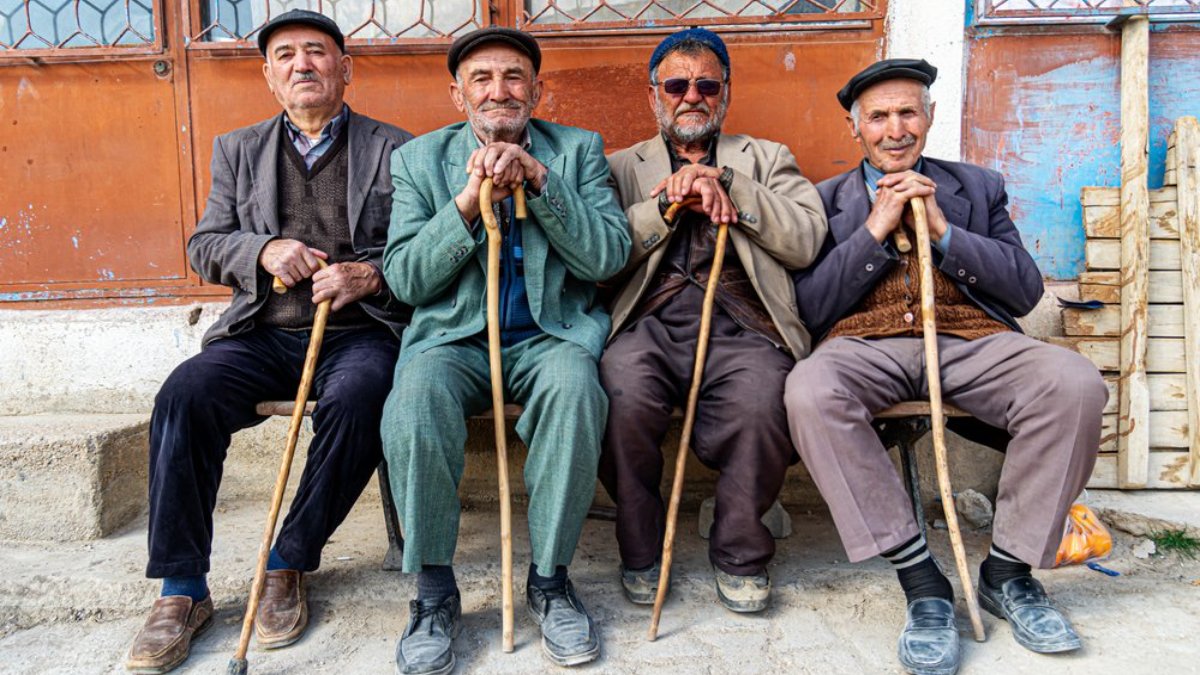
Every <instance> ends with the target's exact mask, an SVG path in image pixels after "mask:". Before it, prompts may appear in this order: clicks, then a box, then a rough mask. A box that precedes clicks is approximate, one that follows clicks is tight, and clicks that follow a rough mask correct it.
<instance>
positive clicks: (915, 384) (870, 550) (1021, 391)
mask: <svg viewBox="0 0 1200 675" xmlns="http://www.w3.org/2000/svg"><path fill="white" fill-rule="evenodd" d="M938 352H939V360H940V362H941V364H940V365H941V374H942V398H943V401H944V402H946V403H950V404H953V405H955V406H958V407H960V408H962V409H963V410H965V411H967V412H969V413H971V414H972V415H974V416H975V417H977V418H978V419H980V420H982V421H984V422H986V423H988V424H990V425H992V426H995V427H999V428H1001V429H1005V430H1007V431H1008V432H1009V433H1010V434H1011V435H1012V441H1011V442H1010V443H1009V445H1008V450H1007V453H1006V456H1005V459H1004V467H1003V469H1002V470H1001V473H1000V485H999V493H998V495H997V498H996V516H995V520H994V525H993V539H992V540H993V542H994V543H995V544H996V545H997V546H999V547H1000V548H1002V549H1004V550H1006V551H1008V552H1009V553H1012V554H1013V555H1015V556H1017V557H1018V558H1020V559H1021V560H1023V561H1025V562H1026V563H1029V564H1030V565H1033V566H1035V567H1050V566H1051V565H1053V563H1054V555H1055V552H1056V551H1057V550H1058V545H1059V542H1060V541H1061V540H1062V535H1063V522H1064V519H1065V518H1066V514H1067V510H1068V509H1069V508H1070V506H1071V503H1072V502H1073V501H1074V500H1075V498H1076V497H1077V496H1079V493H1080V492H1081V491H1082V490H1083V487H1084V485H1085V484H1086V483H1087V480H1088V478H1089V476H1091V472H1092V466H1093V465H1094V464H1095V463H1096V453H1097V451H1098V449H1099V442H1100V422H1101V421H1100V416H1101V411H1102V410H1103V408H1104V404H1105V402H1106V401H1107V400H1108V391H1107V389H1106V388H1105V386H1104V382H1103V380H1102V379H1101V377H1100V374H1099V372H1098V371H1097V370H1096V367H1095V366H1094V365H1092V363H1091V362H1090V361H1088V360H1087V359H1086V358H1084V357H1082V356H1080V355H1079V354H1076V353H1074V352H1072V351H1069V350H1067V349H1063V348H1061V347H1056V346H1053V345H1048V344H1046V343H1043V342H1040V341H1038V340H1035V339H1033V338H1030V337H1028V336H1025V335H1022V334H1020V333H1015V332H1004V333H997V334H995V335H990V336H988V337H985V338H980V339H978V340H964V339H962V338H956V337H951V336H939V337H938ZM928 394H929V388H928V385H927V381H926V378H925V351H924V346H923V344H922V340H921V338H885V339H879V340H864V339H860V338H846V337H842V338H834V339H832V340H829V341H828V342H825V343H822V344H821V346H820V347H819V348H818V349H817V350H816V351H814V352H813V354H812V355H811V356H810V357H809V358H807V359H805V360H803V361H801V362H800V363H798V364H797V365H796V367H795V368H794V369H793V370H792V372H791V374H790V375H789V376H788V379H787V384H786V386H785V393H784V401H785V403H786V405H787V412H788V426H789V428H790V430H791V434H792V441H793V442H794V443H795V445H796V449H797V450H798V451H799V452H800V456H801V458H802V459H803V460H804V464H805V466H806V467H807V468H808V470H809V473H811V474H812V476H813V480H814V481H816V484H817V487H818V488H819V489H820V491H821V494H822V496H824V498H825V502H826V503H827V504H828V505H829V510H830V512H831V513H832V514H833V519H834V522H835V523H836V525H837V528H838V532H839V534H840V535H841V538H842V544H843V545H844V546H845V548H846V553H847V555H848V556H849V558H850V561H851V562H857V561H859V560H865V559H867V558H870V557H873V556H876V555H879V554H880V553H883V552H884V551H888V550H890V549H893V548H895V547H896V546H898V545H900V544H902V543H904V542H905V541H907V540H909V539H911V538H912V537H915V536H916V535H917V534H918V532H919V530H918V528H917V523H916V520H915V519H914V517H913V513H912V508H911V506H910V502H909V499H908V495H907V493H906V491H905V488H904V484H903V482H902V481H901V480H900V477H899V476H898V475H897V474H896V471H895V468H894V466H893V465H892V463H891V461H890V460H889V458H888V456H887V451H886V450H885V448H884V447H883V445H882V444H881V443H880V442H879V439H878V437H877V436H876V435H875V432H874V431H873V430H872V428H871V419H872V417H873V416H874V415H875V413H877V412H879V411H881V410H884V409H885V408H888V407H890V406H891V405H893V404H895V403H899V402H901V401H907V400H914V399H924V398H926V397H927V396H928ZM951 461H953V457H951Z"/></svg>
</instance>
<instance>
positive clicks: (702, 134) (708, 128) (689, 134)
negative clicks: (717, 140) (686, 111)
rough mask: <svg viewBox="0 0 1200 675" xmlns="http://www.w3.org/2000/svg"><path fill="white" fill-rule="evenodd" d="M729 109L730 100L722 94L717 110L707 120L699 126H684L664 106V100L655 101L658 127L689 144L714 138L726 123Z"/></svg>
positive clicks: (675, 140) (683, 143)
mask: <svg viewBox="0 0 1200 675" xmlns="http://www.w3.org/2000/svg"><path fill="white" fill-rule="evenodd" d="M728 110H729V100H728V99H727V98H725V97H724V96H722V97H721V102H720V103H719V104H717V109H716V112H715V113H714V114H713V115H711V116H710V117H709V118H708V121H707V122H705V123H704V124H702V125H700V126H698V127H696V126H690V127H687V128H683V127H681V126H680V125H679V124H678V123H677V122H676V121H675V118H674V117H672V115H671V113H670V111H668V110H667V109H666V108H665V107H664V106H663V103H662V101H659V100H656V101H655V103H654V117H655V118H656V119H657V120H658V128H659V129H661V130H662V131H663V132H664V133H666V135H667V137H668V138H670V139H671V140H672V141H674V142H676V143H679V144H680V145H688V144H691V143H697V142H700V141H706V140H708V139H710V138H712V137H713V136H714V135H715V134H716V133H717V132H718V131H720V130H721V125H722V124H724V123H725V113H726V112H727V111H728Z"/></svg>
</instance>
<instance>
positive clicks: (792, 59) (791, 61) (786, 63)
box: [783, 52, 796, 73]
mask: <svg viewBox="0 0 1200 675" xmlns="http://www.w3.org/2000/svg"><path fill="white" fill-rule="evenodd" d="M783 67H784V68H785V69H787V71H788V72H789V73H790V72H792V71H794V70H795V69H796V55H795V54H793V53H791V52H788V53H787V55H786V56H784V57H783Z"/></svg>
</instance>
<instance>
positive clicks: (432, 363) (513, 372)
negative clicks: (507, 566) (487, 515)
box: [382, 334, 608, 576]
mask: <svg viewBox="0 0 1200 675" xmlns="http://www.w3.org/2000/svg"><path fill="white" fill-rule="evenodd" d="M502 360H503V363H504V388H505V392H504V399H505V401H507V402H513V403H519V404H521V405H522V406H524V408H525V411H524V412H523V413H522V414H521V418H520V419H519V420H518V421H517V434H518V435H520V437H521V440H523V441H524V442H525V445H526V446H527V447H528V448H529V456H528V458H527V459H526V460H525V487H526V490H527V491H528V493H529V539H530V543H531V545H532V547H533V562H534V564H536V565H537V570H538V574H541V575H544V576H550V575H551V574H553V573H554V569H555V567H557V566H558V565H568V564H570V562H571V558H572V556H573V555H574V554H575V546H576V545H577V544H578V543H579V534H580V531H581V530H582V529H583V521H584V518H585V517H586V516H587V511H588V508H589V507H590V506H591V503H592V497H593V495H594V494H595V489H596V468H597V465H598V463H599V459H600V440H601V438H602V437H603V435H604V426H605V422H606V420H607V417H608V398H607V397H606V396H605V394H604V390H603V389H602V388H601V387H600V380H599V376H598V374H597V369H596V360H595V359H594V358H593V357H592V355H591V354H590V353H588V351H587V350H585V349H583V348H582V347H580V346H578V345H576V344H573V343H570V342H566V341H564V340H560V339H558V338H556V337H553V336H550V335H544V334H543V335H540V336H537V337H534V338H530V339H528V340H525V341H523V342H521V343H518V344H516V345H513V346H511V347H506V348H504V349H503V351H502ZM491 404H492V395H491V379H490V375H489V371H488V354H487V344H486V342H484V341H482V340H478V339H471V340H466V341H462V342H456V343H453V344H449V345H442V346H439V347H434V348H432V349H429V350H428V351H426V352H424V353H421V354H418V355H416V356H413V357H412V358H411V360H409V361H407V362H406V363H404V365H402V366H401V367H399V368H397V370H396V375H395V382H394V383H393V386H392V392H391V394H390V395H389V396H388V400H387V404H386V406H385V407H384V412H383V428H382V433H383V452H384V456H385V457H386V458H387V463H388V471H389V475H390V477H391V483H392V496H393V497H394V498H395V502H396V508H397V509H398V510H399V512H400V519H401V522H402V523H403V528H404V571H405V572H409V573H413V572H420V571H421V567H422V566H423V565H450V564H452V563H453V559H454V549H455V546H456V543H457V540H458V520H459V513H460V511H461V505H460V503H459V500H458V484H459V481H460V480H462V475H463V466H464V464H465V457H464V450H463V446H464V444H465V443H466V440H467V427H466V418H467V417H470V416H472V415H477V414H479V413H480V412H483V411H485V410H487V409H489V408H490V407H491Z"/></svg>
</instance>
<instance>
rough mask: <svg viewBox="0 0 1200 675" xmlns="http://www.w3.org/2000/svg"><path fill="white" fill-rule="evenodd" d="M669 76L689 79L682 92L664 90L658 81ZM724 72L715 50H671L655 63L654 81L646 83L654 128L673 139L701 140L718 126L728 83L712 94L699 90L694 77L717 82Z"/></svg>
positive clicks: (688, 141) (687, 141) (676, 140)
mask: <svg viewBox="0 0 1200 675" xmlns="http://www.w3.org/2000/svg"><path fill="white" fill-rule="evenodd" d="M671 79H686V80H689V84H688V89H687V91H686V92H684V93H682V94H668V93H667V92H666V91H665V89H664V87H663V85H662V83H663V82H666V81H667V80H671ZM723 79H724V72H723V71H722V69H721V62H720V61H719V60H718V59H717V56H716V54H713V53H712V52H710V51H708V50H707V49H704V50H701V51H699V52H697V53H694V54H687V53H683V52H671V53H670V54H667V57H666V58H664V59H663V60H662V62H661V63H659V64H658V72H657V74H656V77H655V81H657V82H658V83H659V84H658V85H657V86H656V85H654V84H651V85H650V89H649V96H650V108H651V109H652V110H653V111H654V117H655V119H657V120H658V128H659V130H660V131H662V132H663V133H665V134H666V135H667V137H668V138H670V139H671V140H673V141H675V142H676V143H682V144H686V143H695V142H697V141H704V140H707V139H709V138H711V137H712V136H713V134H715V133H717V132H718V131H720V130H721V125H722V124H724V122H725V112H726V111H727V110H728V108H729V89H730V87H729V83H728V82H723V83H722V85H721V91H719V92H717V93H716V94H714V95H712V96H705V95H703V94H701V93H700V90H699V88H698V87H697V85H696V82H695V81H696V80H716V81H718V82H721V81H722V80H723Z"/></svg>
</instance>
